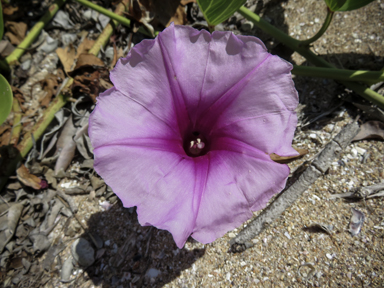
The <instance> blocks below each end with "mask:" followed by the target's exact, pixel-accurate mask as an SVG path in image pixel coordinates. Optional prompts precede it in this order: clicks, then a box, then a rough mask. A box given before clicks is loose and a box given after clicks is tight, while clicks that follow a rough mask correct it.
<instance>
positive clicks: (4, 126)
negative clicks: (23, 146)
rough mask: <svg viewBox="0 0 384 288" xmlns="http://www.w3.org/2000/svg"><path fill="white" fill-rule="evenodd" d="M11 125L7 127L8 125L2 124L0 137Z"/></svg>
mask: <svg viewBox="0 0 384 288" xmlns="http://www.w3.org/2000/svg"><path fill="white" fill-rule="evenodd" d="M11 128H12V127H11V125H8V124H3V125H1V126H0V135H1V134H3V133H4V132H5V131H6V130H9V129H11Z"/></svg>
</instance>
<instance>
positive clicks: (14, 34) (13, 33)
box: [5, 21, 28, 45]
mask: <svg viewBox="0 0 384 288" xmlns="http://www.w3.org/2000/svg"><path fill="white" fill-rule="evenodd" d="M5 28H6V29H7V30H8V31H7V32H6V33H5V36H7V37H8V39H9V42H11V43H12V44H13V45H19V44H20V43H21V41H23V39H24V37H25V33H26V32H27V29H28V26H27V24H25V23H24V22H13V21H7V22H5Z"/></svg>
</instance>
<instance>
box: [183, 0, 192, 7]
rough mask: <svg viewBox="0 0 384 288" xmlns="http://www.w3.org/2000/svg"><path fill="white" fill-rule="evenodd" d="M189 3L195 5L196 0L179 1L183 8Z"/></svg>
mask: <svg viewBox="0 0 384 288" xmlns="http://www.w3.org/2000/svg"><path fill="white" fill-rule="evenodd" d="M189 3H196V0H181V1H180V4H181V5H183V6H185V5H187V4H189Z"/></svg>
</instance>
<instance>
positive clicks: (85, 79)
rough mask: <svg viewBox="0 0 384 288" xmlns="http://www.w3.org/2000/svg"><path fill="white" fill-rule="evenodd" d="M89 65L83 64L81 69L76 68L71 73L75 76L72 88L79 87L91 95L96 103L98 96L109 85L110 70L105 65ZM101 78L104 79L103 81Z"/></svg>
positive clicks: (81, 90) (82, 91)
mask: <svg viewBox="0 0 384 288" xmlns="http://www.w3.org/2000/svg"><path fill="white" fill-rule="evenodd" d="M95 68H97V67H89V66H88V67H87V66H83V68H81V69H77V70H74V71H73V73H71V75H72V76H74V75H76V74H77V76H74V77H73V84H72V89H74V88H79V91H80V92H81V93H84V94H86V95H88V96H89V97H91V99H92V100H93V102H94V103H96V97H97V96H98V95H99V94H100V93H101V92H103V91H105V90H106V89H105V87H108V85H107V83H106V82H108V81H109V72H108V69H106V68H104V67H102V68H101V67H99V68H98V69H97V70H95ZM101 79H103V80H104V81H103V82H102V83H101V82H100V81H101Z"/></svg>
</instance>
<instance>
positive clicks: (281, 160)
mask: <svg viewBox="0 0 384 288" xmlns="http://www.w3.org/2000/svg"><path fill="white" fill-rule="evenodd" d="M293 149H295V150H296V151H297V152H299V155H297V156H287V157H284V156H279V155H277V154H275V153H272V154H270V155H269V157H271V160H273V161H275V162H277V163H281V164H287V163H290V162H292V161H294V160H296V159H298V158H300V157H302V156H304V155H306V154H308V150H306V149H299V148H294V147H293Z"/></svg>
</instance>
